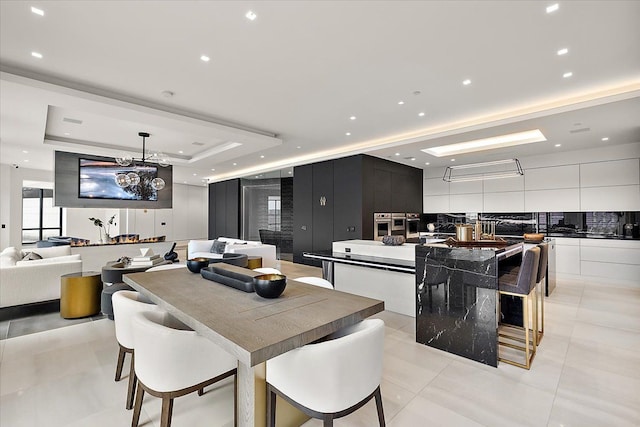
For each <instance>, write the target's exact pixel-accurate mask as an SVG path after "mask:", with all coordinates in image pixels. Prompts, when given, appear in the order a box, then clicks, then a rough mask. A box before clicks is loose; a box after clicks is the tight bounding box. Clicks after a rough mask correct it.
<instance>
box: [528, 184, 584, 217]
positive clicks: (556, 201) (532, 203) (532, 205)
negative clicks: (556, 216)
mask: <svg viewBox="0 0 640 427" xmlns="http://www.w3.org/2000/svg"><path fill="white" fill-rule="evenodd" d="M524 210H525V212H563V211H565V212H572V211H576V212H577V211H579V210H580V189H578V188H567V189H561V190H538V191H525V192H524Z"/></svg>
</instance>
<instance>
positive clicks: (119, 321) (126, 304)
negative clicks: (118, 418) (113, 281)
mask: <svg viewBox="0 0 640 427" xmlns="http://www.w3.org/2000/svg"><path fill="white" fill-rule="evenodd" d="M141 297H142V296H141V295H140V294H139V293H138V292H136V291H118V292H116V293H114V294H113V297H112V299H111V301H112V303H113V315H114V323H115V327H116V339H117V340H118V345H119V346H120V350H119V351H118V364H117V365H116V378H115V380H116V381H120V379H121V378H122V366H123V365H124V359H125V356H126V355H127V353H129V354H131V368H130V369H129V388H128V390H127V403H126V408H127V409H131V408H133V397H134V395H135V389H136V374H135V372H134V369H133V364H134V362H133V361H134V359H135V354H134V348H135V345H134V341H133V329H132V326H131V319H132V317H133V315H134V314H136V313H140V312H143V311H154V310H160V308H159V307H158V306H157V305H155V304H149V303H146V302H143V301H139V300H140V299H141ZM162 313H164V312H162ZM163 315H164V314H163Z"/></svg>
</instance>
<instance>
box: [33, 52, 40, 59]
mask: <svg viewBox="0 0 640 427" xmlns="http://www.w3.org/2000/svg"><path fill="white" fill-rule="evenodd" d="M31 56H33V57H34V58H38V59H42V54H41V53H39V52H31Z"/></svg>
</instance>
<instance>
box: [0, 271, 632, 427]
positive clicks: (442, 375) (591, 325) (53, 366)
mask: <svg viewBox="0 0 640 427" xmlns="http://www.w3.org/2000/svg"><path fill="white" fill-rule="evenodd" d="M295 268H298V267H297V266H295ZM282 270H286V268H285V267H283V268H282ZM308 271H309V270H305V269H304V268H300V269H298V273H305V274H304V275H309V274H306V273H308ZM285 274H286V273H285ZM297 275H298V276H299V275H303V274H297ZM297 275H296V274H290V277H296V276H297ZM638 306H640V284H637V285H635V286H628V285H627V286H624V285H612V284H606V283H602V282H585V281H579V280H561V281H559V283H558V287H557V288H556V290H555V292H554V293H553V294H552V295H551V296H550V297H549V298H547V300H546V304H545V309H546V310H545V313H546V318H545V320H546V325H545V336H544V339H543V340H542V343H541V345H540V347H539V350H538V354H537V356H536V358H535V359H534V361H533V366H532V368H531V370H530V371H526V370H523V369H520V368H517V367H514V366H511V365H507V364H501V365H500V366H499V367H498V368H497V369H496V368H491V367H487V366H484V365H481V364H478V363H475V362H472V361H468V360H466V359H462V358H460V357H457V356H453V355H450V354H447V353H443V352H440V351H437V350H434V349H431V348H428V347H425V346H423V345H420V344H416V343H415V342H414V321H413V319H412V318H410V317H406V316H402V315H398V314H395V313H392V312H383V313H381V314H380V315H379V316H378V317H380V318H382V319H383V320H384V321H385V323H386V336H385V354H384V374H383V382H382V394H383V399H384V409H385V414H386V420H387V425H389V426H391V427H396V426H407V427H413V426H491V427H494V426H554V427H560V426H564V427H568V426H580V427H585V426H638V425H640V354H639V350H640V310H638V309H637V307H638ZM113 328H114V327H113V322H111V321H110V320H107V319H102V320H97V321H93V322H86V323H83V324H76V325H72V326H68V327H64V328H60V329H54V330H50V331H47V332H38V333H34V334H30V335H25V336H21V337H17V338H9V339H6V340H3V341H0V358H1V359H0V408H1V409H0V426H3V427H5V426H7V427H9V426H12V427H19V426H40V425H46V426H73V427H75V426H127V425H130V422H131V411H126V410H125V409H124V400H125V395H126V387H127V385H126V380H125V381H121V382H118V383H116V382H114V381H113V376H114V371H115V363H116V354H117V344H116V340H115V336H114V329H113ZM125 370H126V366H125ZM232 408H233V405H232V384H231V382H229V381H226V382H225V383H224V384H223V385H221V386H218V387H214V388H211V389H210V390H209V391H208V392H207V393H206V394H205V395H204V396H202V397H198V396H197V394H192V395H189V396H185V397H181V398H179V399H177V400H176V403H175V406H174V417H173V425H174V426H175V427H180V426H189V427H194V426H204V425H206V426H231V425H233V421H232V420H233V418H232V416H233V414H232ZM159 414H160V402H159V400H158V399H155V398H153V397H152V396H147V397H145V401H144V406H143V413H142V417H141V425H146V426H159ZM321 425H322V424H321V423H320V422H318V421H316V420H310V421H309V422H307V423H306V424H305V426H321ZM335 425H336V426H363V427H364V426H367V427H370V426H375V425H377V422H376V411H375V404H374V403H373V402H370V403H368V404H367V405H365V407H363V408H362V409H361V410H359V411H357V412H355V413H354V414H352V415H349V416H348V417H345V418H342V419H340V420H337V421H336V423H335Z"/></svg>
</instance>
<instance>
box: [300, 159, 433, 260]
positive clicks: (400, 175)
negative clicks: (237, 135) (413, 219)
mask: <svg viewBox="0 0 640 427" xmlns="http://www.w3.org/2000/svg"><path fill="white" fill-rule="evenodd" d="M422 182H423V177H422V169H418V168H413V167H409V166H405V165H402V164H399V163H395V162H391V161H388V160H384V159H379V158H377V157H372V156H368V155H364V154H360V155H355V156H349V157H344V158H341V159H336V160H329V161H325V162H319V163H313V164H310V165H304V166H297V167H296V168H295V169H294V174H293V260H294V262H297V263H302V264H311V265H317V263H315V262H314V261H312V260H309V259H305V258H303V256H302V254H303V252H313V251H321V250H330V249H331V244H332V242H334V241H337V240H349V239H373V214H374V213H376V212H387V213H392V212H405V213H406V212H415V213H420V212H422Z"/></svg>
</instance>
